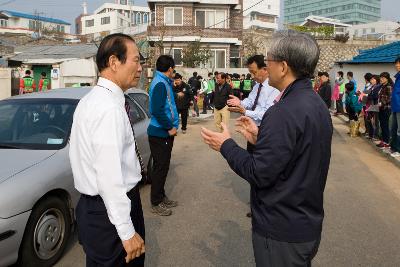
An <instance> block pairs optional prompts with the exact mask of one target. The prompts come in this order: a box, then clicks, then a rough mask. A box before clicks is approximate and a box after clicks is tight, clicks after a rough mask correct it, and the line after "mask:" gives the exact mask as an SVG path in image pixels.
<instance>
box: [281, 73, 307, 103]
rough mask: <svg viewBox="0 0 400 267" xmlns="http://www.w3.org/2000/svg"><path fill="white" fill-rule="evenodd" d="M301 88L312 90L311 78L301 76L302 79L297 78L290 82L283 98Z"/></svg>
mask: <svg viewBox="0 0 400 267" xmlns="http://www.w3.org/2000/svg"><path fill="white" fill-rule="evenodd" d="M299 89H306V90H308V89H309V90H312V83H311V80H310V79H308V78H301V79H297V80H295V81H294V82H292V83H291V84H289V86H288V87H287V88H286V89H285V91H284V92H283V95H282V97H281V99H284V98H285V97H287V96H288V95H289V94H290V93H291V92H293V91H294V90H299Z"/></svg>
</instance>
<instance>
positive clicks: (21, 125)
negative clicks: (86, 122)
mask: <svg viewBox="0 0 400 267" xmlns="http://www.w3.org/2000/svg"><path fill="white" fill-rule="evenodd" d="M76 104H77V101H76V100H70V99H14V100H4V101H0V147H3V148H4V147H15V148H24V149H60V148H62V147H64V146H65V144H66V143H67V140H68V138H69V134H70V132H71V125H72V118H73V114H74V111H75V108H76Z"/></svg>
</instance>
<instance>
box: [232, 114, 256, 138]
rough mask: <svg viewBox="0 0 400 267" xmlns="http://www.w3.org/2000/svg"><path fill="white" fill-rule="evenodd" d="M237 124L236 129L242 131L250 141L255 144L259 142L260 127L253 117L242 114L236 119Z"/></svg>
mask: <svg viewBox="0 0 400 267" xmlns="http://www.w3.org/2000/svg"><path fill="white" fill-rule="evenodd" d="M235 126H236V131H237V132H238V133H241V134H242V135H243V136H244V138H246V140H247V141H248V142H249V143H251V144H253V145H254V144H255V143H256V142H257V135H258V127H257V125H256V124H255V122H254V121H253V120H252V119H251V118H249V117H246V116H241V117H240V118H238V119H236V123H235Z"/></svg>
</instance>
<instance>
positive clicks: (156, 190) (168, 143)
mask: <svg viewBox="0 0 400 267" xmlns="http://www.w3.org/2000/svg"><path fill="white" fill-rule="evenodd" d="M149 144H150V151H151V155H152V156H153V160H154V163H153V171H152V173H151V175H152V182H151V197H150V198H151V204H152V205H154V206H157V205H158V204H160V203H161V202H162V201H163V199H164V197H165V196H166V195H165V189H164V186H165V181H166V180H167V175H168V171H169V164H170V161H171V152H172V147H173V146H174V137H173V136H170V137H167V138H161V137H155V136H149Z"/></svg>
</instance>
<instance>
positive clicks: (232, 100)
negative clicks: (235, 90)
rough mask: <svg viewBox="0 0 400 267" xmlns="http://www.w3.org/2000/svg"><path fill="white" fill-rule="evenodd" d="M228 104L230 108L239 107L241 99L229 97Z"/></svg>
mask: <svg viewBox="0 0 400 267" xmlns="http://www.w3.org/2000/svg"><path fill="white" fill-rule="evenodd" d="M227 104H228V105H229V106H239V105H240V99H239V98H238V97H236V96H234V95H229V99H228V101H227Z"/></svg>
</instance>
